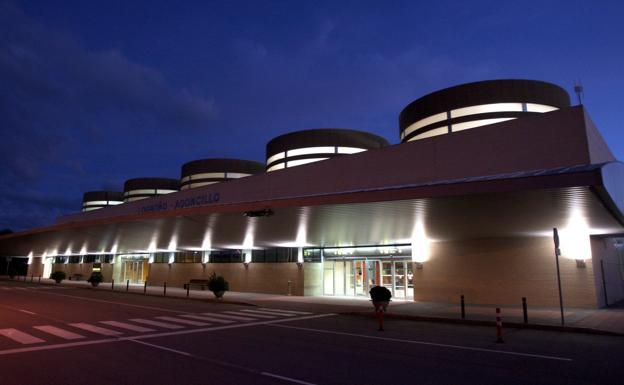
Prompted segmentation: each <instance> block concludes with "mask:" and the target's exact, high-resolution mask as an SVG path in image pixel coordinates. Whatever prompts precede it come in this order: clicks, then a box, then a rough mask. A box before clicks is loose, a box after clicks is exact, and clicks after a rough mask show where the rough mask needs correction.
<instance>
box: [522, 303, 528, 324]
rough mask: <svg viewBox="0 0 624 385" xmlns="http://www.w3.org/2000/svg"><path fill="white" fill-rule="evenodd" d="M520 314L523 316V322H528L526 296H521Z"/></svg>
mask: <svg viewBox="0 0 624 385" xmlns="http://www.w3.org/2000/svg"><path fill="white" fill-rule="evenodd" d="M522 315H523V316H524V323H525V324H528V323H529V315H528V313H527V302H526V297H522Z"/></svg>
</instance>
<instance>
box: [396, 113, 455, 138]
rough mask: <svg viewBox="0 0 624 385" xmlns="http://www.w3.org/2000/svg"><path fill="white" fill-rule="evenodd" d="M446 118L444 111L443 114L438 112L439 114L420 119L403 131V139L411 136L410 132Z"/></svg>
mask: <svg viewBox="0 0 624 385" xmlns="http://www.w3.org/2000/svg"><path fill="white" fill-rule="evenodd" d="M446 118H447V116H446V111H445V112H440V113H439V114H435V115H431V116H428V117H426V118H424V119H421V120H419V121H417V122H415V123H412V124H411V125H409V126H408V127H407V128H406V129H405V130H403V137H405V136H407V135H409V134H411V133H412V132H414V131H416V130H418V129H419V128H422V127H425V126H428V125H430V124H433V123H437V122H441V121H443V120H446Z"/></svg>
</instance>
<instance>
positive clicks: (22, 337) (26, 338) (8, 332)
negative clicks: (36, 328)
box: [0, 329, 45, 345]
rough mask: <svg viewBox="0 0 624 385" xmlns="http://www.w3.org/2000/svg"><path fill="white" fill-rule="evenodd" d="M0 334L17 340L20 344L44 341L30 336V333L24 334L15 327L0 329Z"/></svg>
mask: <svg viewBox="0 0 624 385" xmlns="http://www.w3.org/2000/svg"><path fill="white" fill-rule="evenodd" d="M0 335H3V336H5V337H8V338H10V339H12V340H13V341H16V342H19V343H20V344H24V345H29V344H38V343H40V342H45V340H42V339H41V338H37V337H35V336H31V335H30V334H26V333H24V332H21V331H19V330H17V329H0Z"/></svg>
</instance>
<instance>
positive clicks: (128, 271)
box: [123, 260, 147, 283]
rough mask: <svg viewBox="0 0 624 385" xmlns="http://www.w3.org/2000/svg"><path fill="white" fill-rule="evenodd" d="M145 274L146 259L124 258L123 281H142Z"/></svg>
mask: <svg viewBox="0 0 624 385" xmlns="http://www.w3.org/2000/svg"><path fill="white" fill-rule="evenodd" d="M146 276H147V260H124V262H123V277H124V282H125V281H128V280H129V281H130V283H143V282H145V278H146Z"/></svg>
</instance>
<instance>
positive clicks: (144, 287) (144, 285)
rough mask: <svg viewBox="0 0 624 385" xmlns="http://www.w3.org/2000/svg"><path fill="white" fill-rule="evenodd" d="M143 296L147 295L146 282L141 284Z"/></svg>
mask: <svg viewBox="0 0 624 385" xmlns="http://www.w3.org/2000/svg"><path fill="white" fill-rule="evenodd" d="M143 295H147V281H145V284H143Z"/></svg>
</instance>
